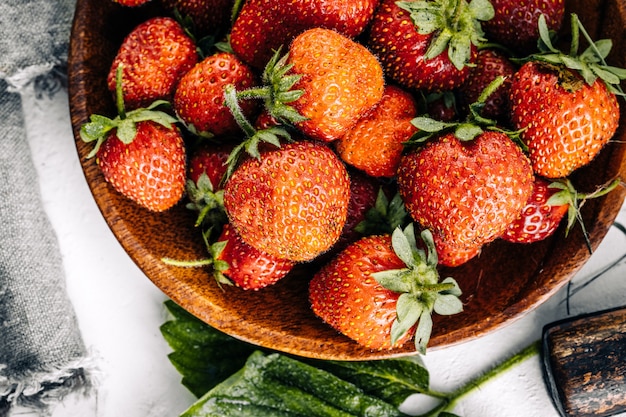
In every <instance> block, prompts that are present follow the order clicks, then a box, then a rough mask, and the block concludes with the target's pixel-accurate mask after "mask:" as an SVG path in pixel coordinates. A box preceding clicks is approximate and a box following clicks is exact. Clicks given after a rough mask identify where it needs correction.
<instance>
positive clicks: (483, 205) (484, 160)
mask: <svg viewBox="0 0 626 417" xmlns="http://www.w3.org/2000/svg"><path fill="white" fill-rule="evenodd" d="M397 180H398V187H399V191H400V194H401V196H402V198H403V200H404V202H405V205H406V208H407V210H408V212H409V213H410V215H411V217H412V218H413V219H414V220H415V221H416V222H418V223H419V224H420V225H421V226H423V227H425V228H427V229H430V230H431V231H432V233H433V236H434V240H435V245H436V247H437V253H438V254H439V263H440V264H442V265H446V266H457V265H460V264H462V263H464V262H466V261H468V260H469V259H471V258H472V257H474V256H476V255H477V254H478V253H479V252H480V249H481V247H482V246H483V245H485V244H487V243H489V242H491V241H493V240H495V239H496V238H498V237H499V236H500V235H501V234H502V233H503V232H504V230H505V229H506V227H507V226H508V225H509V224H510V223H511V222H512V221H513V220H514V219H516V218H517V217H518V216H519V213H520V211H521V209H522V207H523V206H524V204H525V203H526V201H528V198H529V197H530V194H531V192H532V184H533V173H532V169H531V166H530V162H529V161H528V158H527V157H526V156H525V155H524V154H523V153H522V151H521V150H520V149H519V147H518V146H517V145H516V144H515V143H513V141H512V140H511V139H509V137H508V136H507V135H505V134H504V133H501V132H493V131H487V132H483V133H481V134H479V135H478V136H477V137H476V138H474V139H473V140H469V141H464V142H461V141H460V140H459V139H458V138H457V137H456V136H455V135H454V134H453V133H448V134H445V135H443V136H440V137H438V138H435V139H434V140H433V141H430V142H428V143H426V145H424V146H422V147H419V148H416V149H413V150H411V151H410V152H409V153H407V154H406V155H405V156H404V157H403V158H402V161H401V163H400V168H399V169H398V178H397Z"/></svg>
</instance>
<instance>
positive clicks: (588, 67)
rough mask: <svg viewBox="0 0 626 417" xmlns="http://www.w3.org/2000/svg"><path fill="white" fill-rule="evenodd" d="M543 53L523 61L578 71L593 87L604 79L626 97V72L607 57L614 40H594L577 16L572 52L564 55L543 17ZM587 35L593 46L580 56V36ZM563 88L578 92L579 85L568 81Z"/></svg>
mask: <svg viewBox="0 0 626 417" xmlns="http://www.w3.org/2000/svg"><path fill="white" fill-rule="evenodd" d="M538 26H539V37H540V39H539V42H538V47H539V52H538V53H536V54H533V55H530V56H529V57H527V58H524V59H522V60H521V61H522V62H523V61H530V60H534V61H539V62H543V63H546V64H547V65H554V66H555V67H557V68H558V67H561V68H562V67H565V68H568V69H570V70H574V71H576V72H578V73H579V74H580V75H581V76H582V78H583V79H584V81H585V82H586V83H587V84H589V85H591V84H593V83H594V82H595V81H596V80H597V79H598V78H599V79H601V80H602V81H603V82H604V83H605V84H606V86H607V88H608V89H609V91H611V92H612V93H614V94H617V95H621V96H624V92H623V91H622V89H621V87H620V83H621V81H622V80H625V79H626V69H624V68H619V67H615V66H610V65H608V64H607V63H606V57H607V56H608V55H609V53H610V52H611V48H612V47H613V41H612V40H611V39H600V40H597V41H594V40H593V39H591V37H590V36H589V33H588V32H587V31H586V30H585V28H584V26H583V24H582V23H581V22H580V20H579V19H578V16H577V15H576V14H575V13H572V14H571V42H570V50H569V52H568V53H564V52H562V51H560V50H559V49H557V48H556V47H555V46H554V44H553V38H554V37H555V35H554V33H553V32H551V31H550V30H549V29H548V25H547V23H546V18H545V16H544V15H541V16H539V22H538ZM581 34H582V35H583V37H584V38H585V40H586V41H587V43H588V44H589V46H588V47H587V48H586V49H585V50H584V51H583V52H582V53H579V47H580V35H581ZM561 85H562V86H563V87H564V88H565V89H569V90H572V91H573V90H576V88H577V85H576V83H575V82H574V83H572V82H568V80H567V79H564V80H563V82H562V83H561Z"/></svg>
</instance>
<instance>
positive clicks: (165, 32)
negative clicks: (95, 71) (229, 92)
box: [107, 17, 198, 109]
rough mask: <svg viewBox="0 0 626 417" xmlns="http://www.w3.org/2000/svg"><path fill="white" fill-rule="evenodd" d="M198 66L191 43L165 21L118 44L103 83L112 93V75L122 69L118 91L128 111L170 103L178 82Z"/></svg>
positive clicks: (150, 23)
mask: <svg viewBox="0 0 626 417" xmlns="http://www.w3.org/2000/svg"><path fill="white" fill-rule="evenodd" d="M196 62H198V54H197V52H196V46H195V44H194V42H193V41H192V40H191V38H189V37H188V36H187V35H186V34H185V32H184V30H183V28H182V27H181V26H180V25H179V24H178V23H177V22H176V21H175V20H174V19H170V18H167V17H155V18H152V19H149V20H147V21H145V22H143V23H141V24H139V25H138V26H137V27H136V28H135V29H133V31H132V32H131V33H129V34H128V36H127V37H126V38H125V39H124V41H123V42H122V45H121V46H120V48H119V50H118V51H117V54H116V56H115V58H114V60H113V63H112V65H111V69H110V71H109V74H108V78H107V83H108V87H109V90H110V91H111V92H112V93H114V92H115V91H116V73H117V68H118V66H120V65H122V66H123V74H122V83H123V84H122V85H123V87H122V90H123V94H124V103H125V105H126V107H127V108H129V109H136V108H140V107H145V106H148V105H150V104H151V103H152V102H154V101H155V100H158V99H163V100H170V99H171V98H172V97H173V95H174V90H175V88H176V85H177V84H178V81H179V80H180V78H181V77H182V76H183V75H184V74H185V73H186V72H187V71H189V70H190V69H191V67H193V66H194V65H195V64H196Z"/></svg>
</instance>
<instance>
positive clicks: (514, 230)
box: [502, 177, 569, 243]
mask: <svg viewBox="0 0 626 417" xmlns="http://www.w3.org/2000/svg"><path fill="white" fill-rule="evenodd" d="M559 192H560V190H559V188H557V187H555V186H551V182H550V181H547V180H546V179H544V178H541V177H536V178H535V182H534V184H533V193H532V195H531V197H530V199H528V202H527V203H526V206H524V208H523V209H522V212H521V214H520V216H519V217H518V218H517V219H516V220H515V221H514V222H513V223H511V224H510V225H509V226H508V227H507V229H506V231H505V232H504V234H503V235H502V239H503V240H506V241H509V242H516V243H533V242H538V241H540V240H543V239H546V238H547V237H549V236H551V235H552V234H553V233H554V232H555V231H556V229H557V228H558V227H559V225H560V224H561V220H562V219H563V217H564V216H565V213H567V209H568V207H569V204H568V203H567V202H566V201H563V200H562V199H561V198H555V199H552V200H550V199H551V198H552V196H554V195H555V194H557V193H559Z"/></svg>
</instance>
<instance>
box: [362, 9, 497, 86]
mask: <svg viewBox="0 0 626 417" xmlns="http://www.w3.org/2000/svg"><path fill="white" fill-rule="evenodd" d="M492 16H493V8H492V7H491V5H490V3H489V1H487V0H472V1H471V2H470V3H469V4H468V2H467V1H465V0H453V1H450V0H413V1H400V2H398V1H396V0H383V1H382V3H381V4H380V6H379V7H378V9H377V11H376V13H375V14H374V17H373V18H372V23H371V27H370V30H369V36H368V38H367V45H368V46H369V47H370V48H371V50H372V51H373V52H374V53H375V54H376V55H377V56H378V57H379V59H380V60H381V62H382V65H383V67H384V69H385V73H386V75H387V76H388V77H389V78H391V79H392V80H394V81H396V82H397V83H399V84H400V85H402V86H404V87H405V88H408V89H410V90H415V89H420V90H424V91H427V92H433V91H447V90H452V89H454V88H456V87H458V86H459V85H461V84H462V83H463V82H464V81H465V79H466V78H467V77H468V74H469V66H468V64H471V63H472V62H473V60H474V58H475V54H476V45H478V44H479V42H481V41H482V40H483V32H482V30H481V29H480V21H485V20H488V19H490V18H491V17H492Z"/></svg>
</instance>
